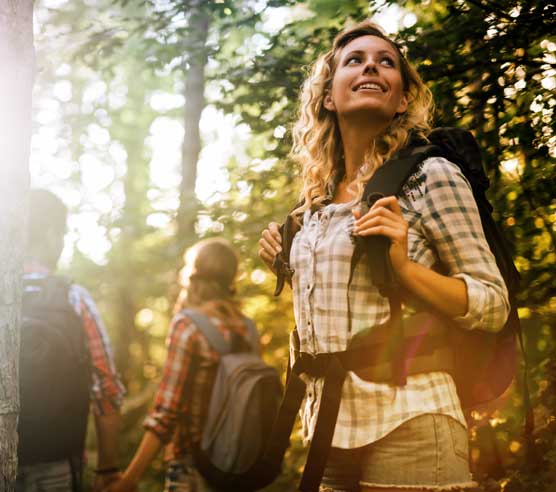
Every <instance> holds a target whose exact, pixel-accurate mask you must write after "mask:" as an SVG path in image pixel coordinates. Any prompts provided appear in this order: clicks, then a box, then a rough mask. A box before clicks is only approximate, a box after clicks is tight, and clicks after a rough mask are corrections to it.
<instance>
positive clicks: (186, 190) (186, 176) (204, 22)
mask: <svg viewBox="0 0 556 492" xmlns="http://www.w3.org/2000/svg"><path fill="white" fill-rule="evenodd" d="M209 24H210V13H209V12H208V11H207V7H206V6H204V5H203V2H202V1H198V2H195V3H194V5H193V6H192V9H191V10H190V18H189V36H187V38H186V40H185V50H186V53H187V55H186V64H187V66H186V67H185V76H186V82H185V91H184V96H185V115H184V126H185V135H184V138H183V145H182V182H181V186H180V206H179V210H178V243H179V246H180V249H182V247H183V246H184V245H185V244H188V243H191V242H193V238H194V236H195V222H196V217H197V198H196V196H195V181H196V180H197V160H198V159H199V153H200V152H201V135H200V132H199V120H200V119H201V113H202V111H203V109H204V107H205V65H206V63H207V59H208V50H207V45H206V43H207V37H208V31H209Z"/></svg>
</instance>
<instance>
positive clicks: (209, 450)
mask: <svg viewBox="0 0 556 492" xmlns="http://www.w3.org/2000/svg"><path fill="white" fill-rule="evenodd" d="M182 315H184V316H187V317H189V318H190V319H191V320H192V321H193V322H194V323H195V326H196V327H197V328H198V329H199V330H200V331H201V332H202V333H203V335H204V336H205V338H206V339H207V340H208V342H209V345H210V346H211V347H212V348H213V349H214V350H215V351H217V352H218V353H219V354H220V361H219V363H218V369H217V372H216V377H215V380H214V385H213V387H212V391H211V397H210V404H209V408H208V415H207V418H206V421H205V423H204V428H203V433H202V438H201V441H200V442H199V443H197V445H196V446H195V448H194V450H193V455H194V459H195V465H196V467H197V469H198V470H199V472H200V473H201V474H202V475H203V476H204V478H205V479H206V480H207V481H208V482H209V484H210V485H212V486H213V487H215V488H216V489H217V490H220V491H230V492H236V491H240V490H241V491H242V492H249V491H251V490H257V489H258V488H260V487H261V486H263V485H264V484H266V483H269V482H271V481H273V480H274V478H275V477H276V476H277V475H278V474H279V472H280V467H277V468H273V469H272V471H271V474H270V476H269V475H268V474H267V472H268V467H266V466H263V463H264V462H265V461H264V460H265V452H266V451H267V447H268V445H269V442H268V441H269V438H270V432H271V430H272V426H273V424H274V419H275V417H276V414H277V413H278V408H279V405H280V402H281V400H282V384H281V382H280V376H279V375H278V372H277V371H276V370H275V369H274V368H272V367H270V366H268V365H267V364H266V363H265V362H264V361H263V360H262V358H261V356H260V354H259V347H260V344H259V333H258V331H257V327H256V326H255V324H254V323H253V321H252V320H250V319H247V318H246V320H245V321H246V325H247V328H248V343H247V342H245V341H244V339H243V338H241V337H239V336H236V337H234V336H232V338H231V339H230V340H227V339H225V338H224V337H223V336H222V334H221V333H220V332H219V331H218V329H217V328H216V326H215V325H214V324H213V323H212V322H211V320H210V318H209V317H208V316H206V315H205V314H203V313H200V312H198V311H193V310H191V309H186V310H183V311H182V312H181V313H180V316H182ZM263 469H264V471H263ZM263 473H264V474H263Z"/></svg>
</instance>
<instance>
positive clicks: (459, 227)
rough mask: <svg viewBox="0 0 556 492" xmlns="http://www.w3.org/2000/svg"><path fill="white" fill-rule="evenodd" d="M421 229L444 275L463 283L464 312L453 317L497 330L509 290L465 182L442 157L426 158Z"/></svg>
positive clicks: (469, 326) (503, 318)
mask: <svg viewBox="0 0 556 492" xmlns="http://www.w3.org/2000/svg"><path fill="white" fill-rule="evenodd" d="M423 170H424V172H425V174H426V181H425V187H426V189H425V203H424V206H423V209H422V210H421V218H422V225H423V230H424V234H425V236H426V238H427V241H428V242H429V243H430V244H431V245H432V246H433V248H434V249H435V251H436V252H437V254H438V257H439V258H438V259H439V261H440V263H441V264H442V265H443V267H444V268H445V269H446V273H447V275H449V276H451V277H455V278H461V279H462V280H463V281H464V282H465V284H466V287H467V313H466V314H465V315H464V316H460V317H457V318H455V321H456V322H457V323H458V324H459V325H460V326H461V327H462V328H467V329H481V330H485V331H490V332H496V331H499V330H501V329H502V327H503V326H504V323H505V322H506V319H507V317H508V313H509V301H508V291H507V288H506V285H505V282H504V279H503V278H502V275H501V274H500V270H499V269H498V266H497V265H496V259H495V258H494V255H493V254H492V252H491V250H490V247H489V245H488V243H487V240H486V238H485V235H484V232H483V228H482V225H481V218H480V215H479V211H478V209H477V205H476V203H475V199H474V198H473V193H472V191H471V187H470V185H469V182H468V181H467V180H466V178H465V177H464V175H463V174H462V172H461V170H460V169H459V168H458V166H456V165H455V164H453V163H451V162H449V161H447V160H446V159H443V158H432V159H428V160H427V161H425V166H424V169H423Z"/></svg>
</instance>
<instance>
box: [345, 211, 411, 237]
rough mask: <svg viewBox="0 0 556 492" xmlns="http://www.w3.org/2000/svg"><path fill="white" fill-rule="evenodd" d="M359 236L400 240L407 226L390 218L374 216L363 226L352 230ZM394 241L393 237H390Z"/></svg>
mask: <svg viewBox="0 0 556 492" xmlns="http://www.w3.org/2000/svg"><path fill="white" fill-rule="evenodd" d="M354 232H355V233H356V234H359V235H360V236H369V235H374V234H383V235H387V236H388V237H391V236H395V239H398V238H402V237H403V236H404V235H405V234H406V233H407V224H405V223H404V222H400V221H398V220H394V219H392V218H390V217H384V216H375V217H371V218H369V219H367V220H366V221H365V222H364V223H363V224H361V225H360V226H358V227H356V228H355V229H354ZM392 239H394V237H392Z"/></svg>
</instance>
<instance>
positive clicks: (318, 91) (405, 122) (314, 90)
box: [290, 20, 433, 216]
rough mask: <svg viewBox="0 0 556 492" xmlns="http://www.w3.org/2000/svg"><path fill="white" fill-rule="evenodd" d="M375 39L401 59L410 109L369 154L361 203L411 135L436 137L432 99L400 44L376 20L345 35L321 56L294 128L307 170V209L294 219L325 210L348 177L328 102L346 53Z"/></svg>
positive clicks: (358, 187)
mask: <svg viewBox="0 0 556 492" xmlns="http://www.w3.org/2000/svg"><path fill="white" fill-rule="evenodd" d="M369 35H370V36H377V37H380V38H382V39H384V40H386V41H388V42H389V43H390V44H391V45H392V46H393V48H394V49H395V51H396V53H397V54H398V57H399V61H400V70H401V75H402V81H403V87H404V91H405V93H406V95H407V99H408V107H407V110H406V111H405V112H404V113H403V114H398V115H396V117H395V118H394V119H393V120H392V122H391V124H390V125H389V127H388V128H387V129H386V130H385V131H384V132H383V133H382V134H381V135H379V136H378V137H377V138H376V139H375V140H374V141H373V143H372V144H371V146H370V148H369V149H368V151H367V154H366V159H365V165H364V166H363V167H362V169H361V172H360V173H358V176H357V179H356V180H355V182H354V184H353V185H352V187H351V190H352V191H353V193H354V195H355V198H356V199H357V200H360V199H361V195H362V194H363V190H364V187H365V183H366V182H367V181H368V180H369V179H370V178H371V177H372V175H373V174H374V172H375V171H376V170H377V169H378V168H379V167H380V166H381V165H382V164H383V163H384V162H385V161H386V160H388V159H389V158H390V157H391V156H392V155H393V154H394V153H395V152H396V151H398V150H400V149H401V148H403V147H404V146H405V145H406V144H407V142H408V140H409V137H410V133H411V134H413V135H417V136H420V137H423V138H426V136H427V135H428V133H429V132H430V129H431V126H430V124H431V117H432V106H433V101H432V94H431V92H430V90H429V89H428V88H427V86H426V85H425V84H424V82H423V80H422V79H421V77H420V76H419V74H418V73H417V71H416V70H415V68H414V67H413V66H412V65H410V64H409V62H408V61H407V59H406V58H405V56H404V54H403V53H402V51H401V49H400V47H399V46H398V44H396V43H395V42H394V41H392V40H391V39H390V38H388V37H387V36H386V34H385V33H384V32H383V31H382V29H381V28H380V27H379V26H378V25H377V24H375V23H373V22H372V21H370V20H365V21H363V22H360V23H358V24H355V25H353V26H351V27H348V28H346V29H344V30H343V31H342V32H340V33H339V34H338V35H337V36H336V38H335V39H334V42H333V45H332V49H331V50H330V51H328V52H326V53H324V54H322V55H321V56H319V58H318V59H317V60H316V62H315V63H314V64H313V66H312V68H311V71H310V74H309V76H308V77H307V79H306V80H305V82H304V84H303V88H302V90H301V94H300V102H301V104H300V115H299V119H298V120H297V122H296V123H295V125H294V128H293V146H292V150H291V153H290V156H291V158H292V159H293V160H294V161H295V162H297V163H299V164H300V165H301V167H302V170H303V173H302V177H303V189H302V192H301V199H302V200H303V204H302V205H301V206H300V207H298V208H297V209H295V210H294V211H293V212H292V214H293V215H294V216H299V215H301V214H302V213H303V212H304V211H305V210H307V209H308V208H311V207H312V206H315V205H316V206H318V205H320V204H321V203H322V202H323V201H324V200H325V199H326V198H327V196H328V193H329V189H330V187H331V186H332V185H333V184H334V182H335V180H336V179H337V178H338V177H339V176H340V175H342V174H343V173H344V172H345V168H344V161H343V147H342V139H341V136H340V130H339V126H338V122H337V118H336V114H335V113H334V112H332V111H329V110H327V109H326V108H325V107H324V99H325V96H326V94H327V92H328V91H329V90H330V89H331V87H332V80H333V78H334V74H335V71H336V66H337V63H338V59H339V55H340V51H341V50H342V48H344V47H345V46H346V45H347V44H348V43H349V42H350V41H353V40H354V39H356V38H359V37H361V36H369Z"/></svg>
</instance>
